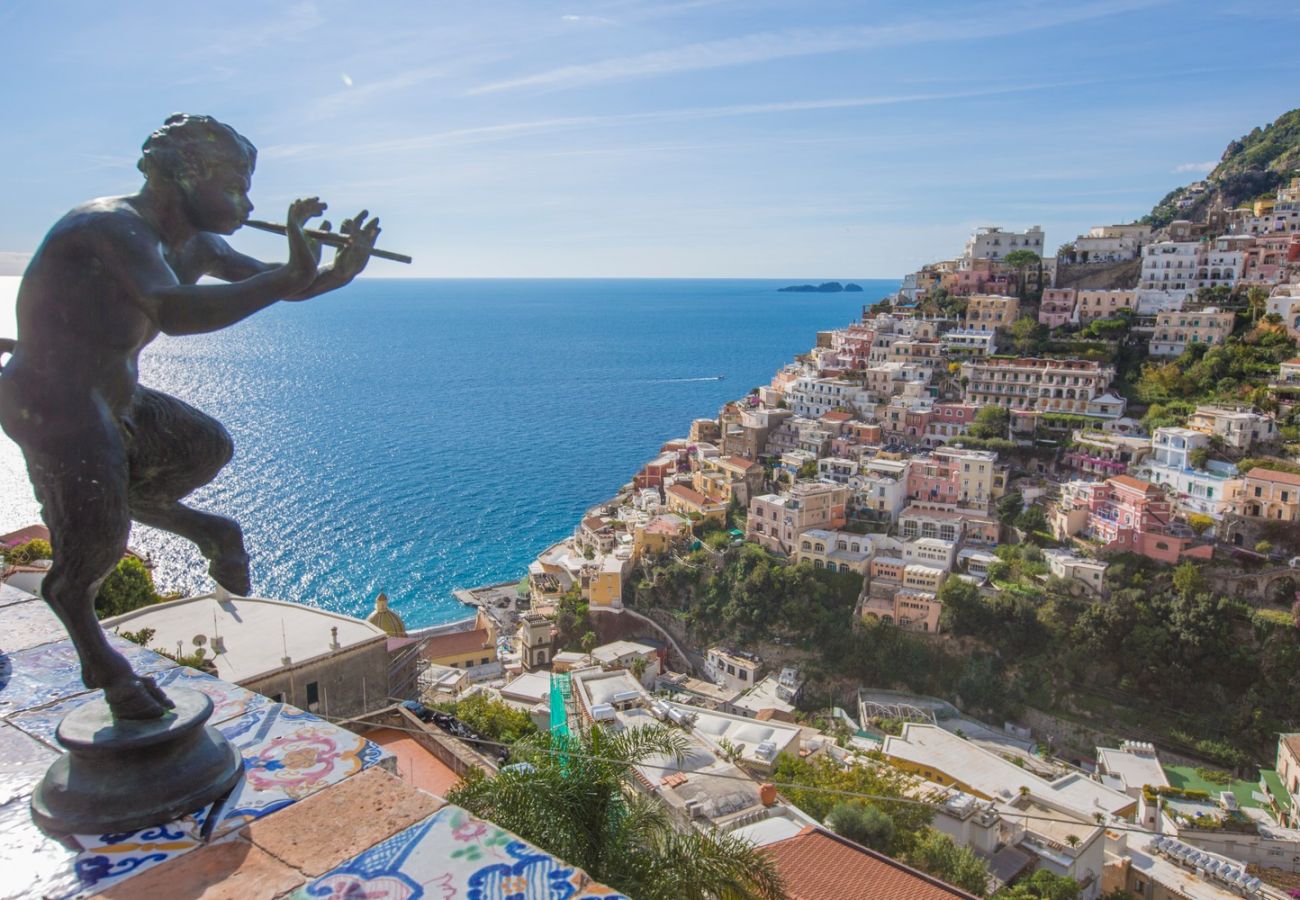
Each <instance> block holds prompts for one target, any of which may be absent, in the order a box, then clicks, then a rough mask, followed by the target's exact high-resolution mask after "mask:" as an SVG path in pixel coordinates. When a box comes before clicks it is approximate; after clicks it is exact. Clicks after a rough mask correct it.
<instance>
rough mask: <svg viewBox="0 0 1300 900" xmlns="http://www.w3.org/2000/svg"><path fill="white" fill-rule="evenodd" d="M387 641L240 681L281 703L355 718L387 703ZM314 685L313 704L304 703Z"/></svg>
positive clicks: (363, 645)
mask: <svg viewBox="0 0 1300 900" xmlns="http://www.w3.org/2000/svg"><path fill="white" fill-rule="evenodd" d="M388 665H389V658H388V638H387V637H376V638H375V639H374V640H371V641H367V642H366V643H364V644H359V645H358V646H356V647H350V648H348V649H347V650H341V651H339V652H338V653H333V654H330V655H328V656H323V657H320V658H319V659H315V660H309V661H307V662H304V663H302V664H300V665H296V666H289V667H288V668H285V669H281V670H279V671H277V672H275V673H273V674H271V675H268V676H266V677H263V678H252V679H249V680H247V681H243V682H240V686H241V687H246V688H248V689H249V690H250V691H256V692H257V693H259V694H262V695H263V696H266V697H272V698H274V697H277V696H278V695H283V700H284V702H285V703H289V704H292V705H293V706H296V707H298V708H299V709H305V710H308V711H309V712H314V713H317V714H318V715H321V716H327V717H330V718H348V717H350V716H359V715H361V714H363V713H366V712H369V711H370V710H372V709H379V708H381V707H384V706H387V705H388V704H389V702H390V701H389V696H388V694H389V686H388ZM312 684H315V685H316V689H315V690H316V702H315V703H314V704H312V703H309V702H308V699H309V698H308V691H309V687H310V686H311V685H312Z"/></svg>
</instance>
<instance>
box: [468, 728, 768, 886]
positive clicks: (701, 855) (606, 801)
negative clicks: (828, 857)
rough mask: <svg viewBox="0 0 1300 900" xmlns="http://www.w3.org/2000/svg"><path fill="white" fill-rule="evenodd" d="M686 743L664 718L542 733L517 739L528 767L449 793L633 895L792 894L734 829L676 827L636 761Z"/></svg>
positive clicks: (671, 752)
mask: <svg viewBox="0 0 1300 900" xmlns="http://www.w3.org/2000/svg"><path fill="white" fill-rule="evenodd" d="M684 750H685V741H684V739H683V738H682V736H681V734H680V733H679V732H675V731H672V730H670V729H668V728H662V727H658V726H655V727H646V728H637V729H633V730H630V731H624V732H621V733H619V734H614V733H612V732H608V731H606V730H604V729H603V728H600V727H595V728H592V729H590V730H586V731H583V732H581V733H579V734H577V735H575V736H574V737H573V738H570V739H569V740H568V742H566V743H563V744H562V743H560V742H559V739H554V738H552V737H551V736H550V735H549V734H539V735H534V736H532V737H530V738H527V739H525V740H522V741H520V742H518V743H516V744H515V745H514V748H513V751H512V753H513V756H514V758H515V760H516V762H517V763H522V764H521V765H514V766H511V767H509V768H507V769H506V770H504V771H502V772H501V773H500V774H498V775H497V776H495V777H493V778H484V777H481V776H476V777H471V779H470V780H469V781H468V782H466V783H465V784H463V785H462V786H461V787H458V788H456V789H455V790H453V791H451V792H450V793H449V794H448V796H447V799H448V800H450V801H451V802H452V803H455V804H458V805H460V806H462V807H464V808H465V809H467V810H469V811H470V812H472V813H474V814H475V815H478V816H481V817H482V818H485V819H488V820H489V821H491V822H493V823H495V824H497V825H500V826H501V827H502V828H506V829H509V830H510V831H513V832H514V833H515V834H517V835H519V836H520V837H522V838H524V839H525V840H528V841H531V842H533V843H534V844H536V845H537V846H538V847H541V848H542V849H543V850H546V851H547V852H549V853H552V854H554V855H555V856H557V857H559V858H560V859H563V860H565V861H566V862H569V863H571V864H573V865H575V866H578V867H580V868H582V869H584V870H586V872H587V874H589V875H591V877H592V878H594V879H596V880H597V881H599V882H601V883H602V884H607V885H609V886H610V887H612V888H614V889H616V890H619V891H622V892H624V893H626V894H628V895H629V896H632V897H637V898H645V900H678V898H684V900H712V898H724V897H726V898H731V897H757V898H772V900H776V898H779V897H782V896H784V891H783V887H782V884H781V878H780V875H779V874H778V873H777V872H776V868H775V866H774V865H773V864H772V861H771V859H770V857H768V856H767V855H765V854H763V853H762V852H761V851H759V850H757V849H755V848H754V847H753V845H751V844H749V843H747V842H745V841H743V840H741V839H739V838H736V837H733V836H731V835H728V834H724V833H721V832H703V831H690V832H687V833H683V832H680V831H678V830H676V829H675V828H673V826H672V824H671V822H670V820H669V817H668V813H667V812H666V811H665V809H664V807H663V806H661V805H660V804H659V803H658V801H656V800H654V799H653V798H651V797H648V796H646V795H645V794H643V793H641V792H640V791H638V790H636V789H635V787H634V769H633V766H634V765H635V764H636V763H638V762H641V761H644V760H646V759H649V758H651V757H653V756H656V755H660V754H663V755H668V756H680V755H681V754H682V753H683V751H684Z"/></svg>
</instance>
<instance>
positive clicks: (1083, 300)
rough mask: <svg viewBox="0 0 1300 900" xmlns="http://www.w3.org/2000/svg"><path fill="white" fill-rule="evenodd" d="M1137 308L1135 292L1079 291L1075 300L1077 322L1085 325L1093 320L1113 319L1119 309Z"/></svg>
mask: <svg viewBox="0 0 1300 900" xmlns="http://www.w3.org/2000/svg"><path fill="white" fill-rule="evenodd" d="M1136 306H1137V291H1118V290H1110V291H1102V290H1083V289H1080V290H1079V291H1078V294H1077V299H1076V312H1077V320H1078V322H1079V324H1080V325H1087V324H1088V323H1089V322H1091V321H1093V320H1094V319H1113V318H1115V317H1116V316H1118V315H1119V311H1120V310H1121V309H1134V308H1135V307H1136Z"/></svg>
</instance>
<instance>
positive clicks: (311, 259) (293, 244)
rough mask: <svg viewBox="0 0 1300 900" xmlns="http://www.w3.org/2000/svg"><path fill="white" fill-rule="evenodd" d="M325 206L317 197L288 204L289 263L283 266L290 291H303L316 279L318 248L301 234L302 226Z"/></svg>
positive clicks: (286, 224)
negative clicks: (289, 280)
mask: <svg viewBox="0 0 1300 900" xmlns="http://www.w3.org/2000/svg"><path fill="white" fill-rule="evenodd" d="M325 208H326V207H325V204H324V203H322V202H321V200H320V198H319V197H307V198H305V199H302V200H295V201H293V203H290V204H289V214H288V216H287V217H286V219H285V226H286V230H287V235H288V238H289V261H288V262H287V263H285V264H284V267H283V268H284V271H285V274H286V275H287V276H288V277H289V278H291V279H292V284H291V285H290V288H289V289H290V291H301V290H303V289H305V288H306V287H307V286H308V285H310V284H311V283H312V281H313V280H314V279H315V278H316V264H317V262H318V261H319V260H320V248H319V247H317V246H313V244H314V242H313V241H311V240H309V239H308V237H307V235H305V234H303V230H302V226H303V225H304V224H305V223H306V221H307V220H308V219H310V218H312V217H314V216H319V215H320V214H321V213H323V212H325Z"/></svg>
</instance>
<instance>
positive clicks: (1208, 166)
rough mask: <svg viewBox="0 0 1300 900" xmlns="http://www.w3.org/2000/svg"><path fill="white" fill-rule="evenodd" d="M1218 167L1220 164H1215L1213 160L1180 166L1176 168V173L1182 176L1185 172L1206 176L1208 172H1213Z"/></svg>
mask: <svg viewBox="0 0 1300 900" xmlns="http://www.w3.org/2000/svg"><path fill="white" fill-rule="evenodd" d="M1217 165H1218V163H1216V162H1214V161H1213V160H1211V161H1210V162H1199V163H1181V164H1179V165H1176V166H1174V171H1175V172H1177V173H1180V174H1181V173H1183V172H1199V173H1201V174H1204V173H1206V172H1209V171H1211V170H1213V169H1214V167H1215V166H1217Z"/></svg>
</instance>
